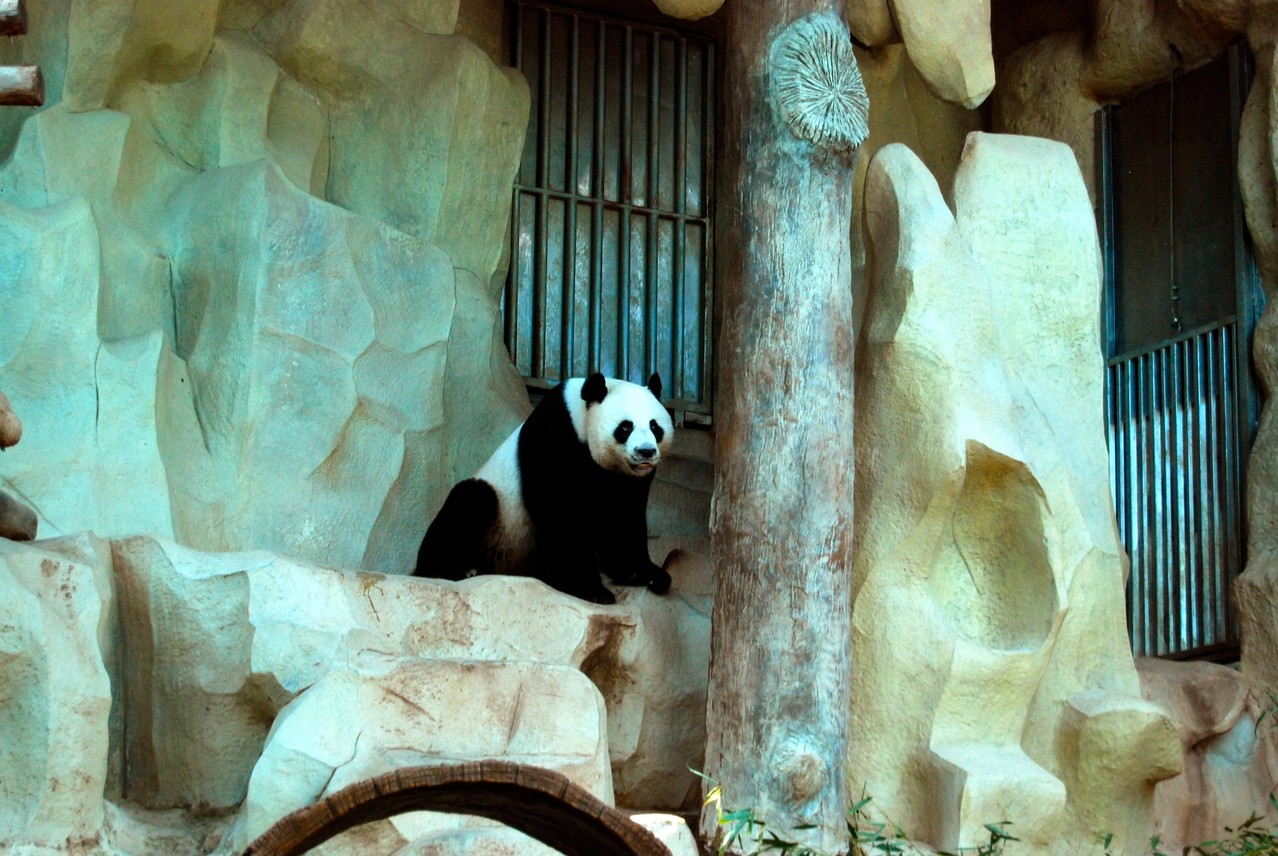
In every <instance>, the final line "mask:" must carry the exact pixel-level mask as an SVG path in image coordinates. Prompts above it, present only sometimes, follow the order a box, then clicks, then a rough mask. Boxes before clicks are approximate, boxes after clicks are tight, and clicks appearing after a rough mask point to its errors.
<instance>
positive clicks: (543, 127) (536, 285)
mask: <svg viewBox="0 0 1278 856" xmlns="http://www.w3.org/2000/svg"><path fill="white" fill-rule="evenodd" d="M540 11H541V20H542V27H541V68H540V72H541V74H540V75H539V76H540V78H541V81H540V87H539V90H538V92H537V186H538V187H539V188H540V190H539V192H538V194H537V221H536V225H535V226H534V231H535V232H536V238H535V240H534V242H533V247H534V249H533V252H534V259H535V261H534V263H533V318H532V322H533V323H532V335H533V343H532V373H533V377H545V376H546V273H547V272H546V264H547V261H546V257H547V256H548V255H549V249H548V247H547V242H548V241H549V239H550V236H549V231H550V229H549V211H548V205H547V202H548V196H547V194H546V188H548V187H549V186H550V183H549V175H550V151H549V146H550V129H549V125H550V121H549V119H550V11H549V10H548V9H542V10H540Z"/></svg>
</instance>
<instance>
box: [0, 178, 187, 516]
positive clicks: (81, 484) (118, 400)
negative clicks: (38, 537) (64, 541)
mask: <svg viewBox="0 0 1278 856" xmlns="http://www.w3.org/2000/svg"><path fill="white" fill-rule="evenodd" d="M0 243H3V244H4V246H6V247H9V248H11V250H12V251H11V252H8V253H6V254H5V255H4V257H3V260H0V266H3V267H4V268H5V270H4V274H3V275H0V303H3V304H4V306H5V323H4V324H3V325H0V384H2V385H3V386H4V388H5V390H6V392H7V393H8V395H9V396H10V397H11V398H12V400H13V403H14V406H16V407H18V408H19V409H21V411H22V413H23V415H24V420H25V427H26V429H27V435H28V436H27V440H26V442H24V443H22V444H21V445H20V446H17V447H15V448H13V449H11V450H9V451H8V452H6V453H5V454H4V456H3V457H2V458H0V489H6V490H9V491H11V492H12V493H13V495H14V496H15V497H17V498H18V499H20V500H22V501H23V502H25V503H26V504H28V505H30V506H31V507H32V508H33V509H34V510H35V511H36V513H37V515H38V516H39V523H40V529H41V531H42V532H44V533H45V534H46V535H59V534H67V533H72V532H78V531H81V530H93V531H96V532H97V533H98V534H100V535H103V536H109V535H115V534H122V533H126V532H133V531H137V530H139V529H141V530H145V531H150V532H154V533H157V534H160V535H171V534H172V533H173V521H172V515H171V512H170V510H169V501H168V482H167V476H166V472H165V469H164V465H163V461H162V459H161V456H160V449H159V438H158V436H157V429H156V408H157V401H156V386H157V383H158V380H159V377H160V376H161V375H162V374H163V372H164V370H165V362H164V359H163V357H164V352H165V346H164V343H163V339H162V336H161V335H160V334H159V333H158V332H152V333H151V334H149V335H145V336H139V337H136V338H133V339H129V340H125V341H120V342H114V343H110V344H105V343H103V342H102V340H101V339H100V338H99V333H98V326H97V325H98V318H99V313H98V285H99V270H100V267H99V261H100V257H99V253H98V247H99V244H98V236H97V231H96V229H95V226H94V219H93V214H92V209H91V207H90V205H89V204H88V203H86V202H85V201H84V200H78V199H72V200H68V201H65V202H59V203H57V204H53V205H48V206H46V207H40V208H32V209H26V208H18V207H16V206H12V205H8V204H5V203H0ZM122 496H128V497H130V501H129V502H128V503H123V502H120V497H122Z"/></svg>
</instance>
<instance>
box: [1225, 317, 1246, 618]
mask: <svg viewBox="0 0 1278 856" xmlns="http://www.w3.org/2000/svg"><path fill="white" fill-rule="evenodd" d="M1220 333H1221V336H1220V344H1221V354H1220V364H1221V369H1222V374H1223V375H1224V377H1222V378H1221V381H1222V382H1221V389H1222V391H1223V408H1222V409H1223V411H1224V414H1223V415H1224V419H1225V424H1224V426H1223V430H1222V431H1221V434H1222V440H1223V444H1222V445H1223V447H1224V461H1225V478H1226V479H1227V481H1228V489H1227V490H1225V491H1224V495H1225V527H1226V528H1225V534H1226V537H1227V539H1228V541H1227V549H1226V551H1225V552H1226V560H1225V564H1224V567H1223V569H1222V574H1221V581H1220V586H1221V590H1222V597H1224V598H1226V599H1225V600H1224V601H1223V602H1224V603H1227V604H1228V603H1230V601H1229V600H1228V599H1227V598H1228V596H1229V589H1230V584H1231V583H1232V582H1233V580H1234V578H1235V577H1236V576H1237V575H1238V572H1239V571H1240V570H1241V564H1242V544H1241V543H1240V542H1241V534H1242V521H1241V516H1240V513H1239V508H1240V505H1241V499H1242V497H1241V489H1242V479H1241V473H1242V468H1241V466H1240V463H1241V462H1240V461H1239V458H1238V435H1237V431H1238V399H1237V390H1238V377H1237V375H1236V373H1235V371H1236V367H1237V364H1236V362H1235V359H1234V353H1233V352H1234V349H1235V337H1234V335H1233V334H1234V327H1233V325H1232V324H1231V325H1227V326H1225V327H1222V328H1221V331H1220ZM1228 614H1229V621H1228V623H1227V624H1226V627H1225V636H1226V638H1229V639H1236V638H1237V629H1236V626H1237V621H1236V617H1235V615H1234V610H1233V609H1229V610H1228Z"/></svg>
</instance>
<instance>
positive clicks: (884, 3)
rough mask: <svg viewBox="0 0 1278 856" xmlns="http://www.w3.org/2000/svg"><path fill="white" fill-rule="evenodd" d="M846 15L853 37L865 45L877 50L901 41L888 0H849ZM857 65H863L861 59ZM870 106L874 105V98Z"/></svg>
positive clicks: (858, 58)
mask: <svg viewBox="0 0 1278 856" xmlns="http://www.w3.org/2000/svg"><path fill="white" fill-rule="evenodd" d="M844 15H845V17H846V18H847V21H848V29H849V30H850V31H851V32H852V36H853V37H854V38H855V39H856V40H857V41H858V42H860V43H861V44H863V45H866V46H868V47H872V48H877V47H882V46H884V45H888V44H892V43H894V42H899V41H900V40H901V34H900V33H898V32H897V31H896V22H895V21H893V20H892V10H891V8H890V7H889V6H888V0H848V2H847V6H846V7H845V11H844ZM857 65H861V59H860V57H857ZM870 105H871V107H873V105H874V99H873V98H870Z"/></svg>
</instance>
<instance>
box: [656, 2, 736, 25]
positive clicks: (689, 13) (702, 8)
mask: <svg viewBox="0 0 1278 856" xmlns="http://www.w3.org/2000/svg"><path fill="white" fill-rule="evenodd" d="M653 2H655V3H656V4H657V8H658V9H660V10H661V11H662V12H664V13H665V14H667V15H669V16H670V17H672V18H683V19H684V20H685V21H696V20H698V19H700V18H706V17H709V16H710V15H713V14H714V13H715V12H717V11H719V7H720V6H722V5H723V0H653Z"/></svg>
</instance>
